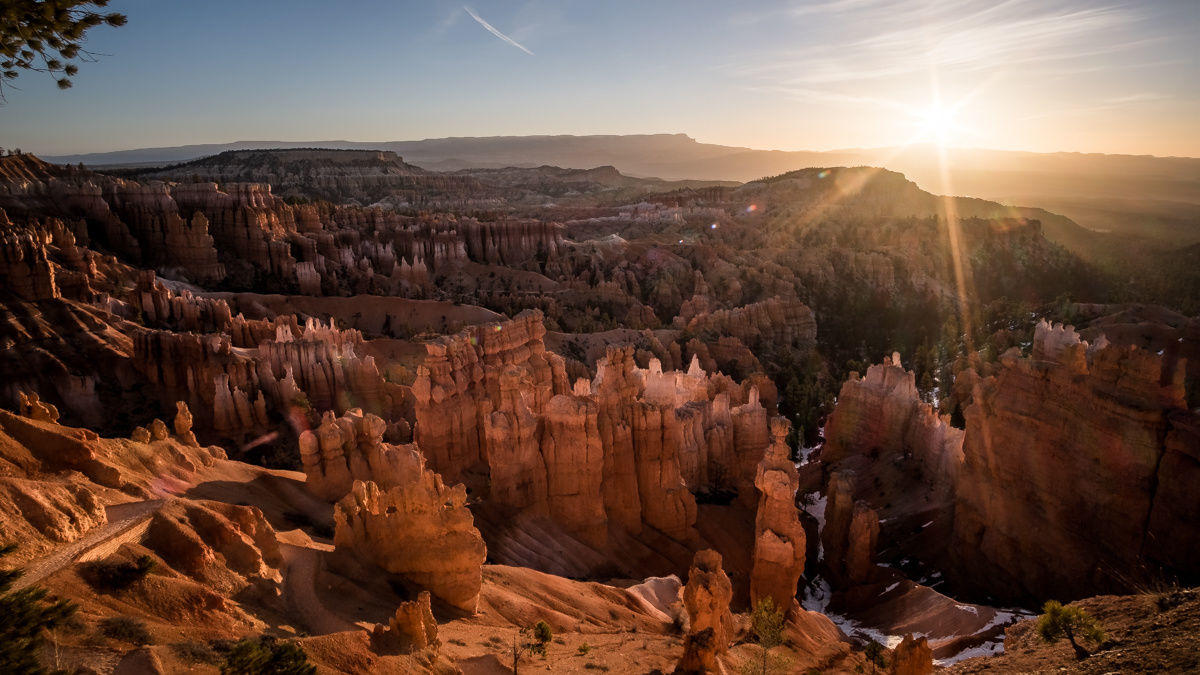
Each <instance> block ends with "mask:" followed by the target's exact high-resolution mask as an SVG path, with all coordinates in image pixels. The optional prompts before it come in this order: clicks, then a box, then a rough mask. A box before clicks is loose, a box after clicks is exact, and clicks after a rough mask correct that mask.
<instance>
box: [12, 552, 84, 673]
mask: <svg viewBox="0 0 1200 675" xmlns="http://www.w3.org/2000/svg"><path fill="white" fill-rule="evenodd" d="M14 550H16V546H15V545H13V544H9V545H7V546H2V547H0V558H3V557H4V556H6V555H8V554H9V553H12V552H13V551H14ZM21 574H22V572H21V570H19V569H11V570H0V617H4V620H3V621H2V622H0V673H17V674H24V673H41V672H44V669H43V668H42V666H41V664H39V663H38V659H37V655H38V652H39V651H40V650H41V647H42V644H43V643H44V642H45V640H46V634H47V632H48V631H50V630H53V629H54V628H56V627H58V626H61V625H63V624H65V623H66V622H67V621H68V620H70V619H71V617H72V616H74V615H75V609H76V608H75V605H73V604H71V603H69V602H67V601H66V600H55V601H54V602H47V601H46V591H45V589H41V588H35V587H29V588H22V589H21V590H13V586H14V585H15V584H16V582H17V579H19V578H20V577H21Z"/></svg>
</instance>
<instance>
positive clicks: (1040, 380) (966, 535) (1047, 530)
mask: <svg viewBox="0 0 1200 675" xmlns="http://www.w3.org/2000/svg"><path fill="white" fill-rule="evenodd" d="M1184 368H1185V366H1184V364H1183V362H1182V360H1180V359H1168V358H1165V357H1163V356H1161V355H1158V354H1155V353H1152V352H1148V351H1145V350H1141V349H1137V348H1135V347H1129V346H1117V345H1112V344H1109V343H1108V341H1107V340H1106V339H1105V338H1104V337H1103V336H1100V337H1098V338H1097V339H1096V340H1095V341H1094V342H1093V343H1091V344H1089V343H1088V342H1085V341H1082V340H1081V339H1080V337H1079V335H1078V334H1077V333H1076V332H1075V331H1074V330H1073V329H1072V328H1071V327H1069V326H1067V327H1064V326H1060V325H1050V324H1048V323H1045V322H1042V323H1041V324H1040V325H1039V326H1037V328H1036V330H1035V335H1034V341H1033V344H1032V349H1031V356H1030V357H1029V358H1022V357H1021V356H1020V354H1019V353H1018V350H1015V349H1014V350H1010V351H1009V352H1007V353H1005V354H1004V355H1002V357H1001V358H1000V360H999V362H997V363H992V364H984V365H982V366H980V367H979V368H978V371H977V370H975V369H971V368H967V369H965V370H963V371H961V372H960V373H959V375H958V378H957V382H956V385H955V391H956V395H957V396H959V397H960V400H964V401H966V402H967V403H966V406H965V410H964V416H965V419H966V429H965V430H958V429H955V428H953V427H951V426H950V425H949V424H948V420H947V419H946V418H944V417H942V418H939V417H938V416H937V415H936V414H935V413H934V412H933V410H932V409H931V407H930V406H928V405H927V404H925V403H923V402H921V400H920V398H919V396H918V393H917V391H916V387H915V385H914V378H913V374H912V373H911V372H907V371H905V370H904V369H903V368H902V367H901V366H900V365H899V361H898V359H897V358H895V357H893V358H890V359H886V360H885V362H884V363H883V364H881V365H876V366H872V367H871V368H870V369H868V371H867V374H866V376H864V377H862V378H855V377H852V378H851V379H850V380H849V381H847V382H846V383H845V384H844V385H843V387H842V392H841V396H840V397H839V399H838V404H837V407H836V409H835V410H834V412H833V414H832V415H831V416H830V418H829V420H828V424H827V425H826V429H825V433H826V437H827V442H826V445H825V447H824V448H823V449H822V451H821V455H820V457H821V460H822V461H823V462H825V463H826V465H827V466H828V467H829V468H830V469H832V470H834V471H836V472H838V473H835V474H834V476H833V478H831V480H830V485H829V487H828V488H827V490H826V496H827V497H828V498H829V500H830V501H829V504H828V507H827V513H826V520H827V526H826V532H825V534H824V535H823V537H824V538H825V539H827V541H826V542H825V552H826V559H827V560H828V561H830V564H831V567H832V570H831V574H832V575H833V576H834V578H835V580H836V579H839V578H840V579H841V582H842V583H852V582H853V580H854V579H859V580H861V578H862V576H863V572H864V570H865V569H867V565H868V564H869V556H867V555H866V553H861V552H864V551H866V550H868V549H869V548H870V547H868V546H865V544H866V543H869V542H873V541H874V538H875V537H877V536H878V537H882V538H884V539H886V538H887V537H888V536H889V534H888V533H889V530H888V529H887V528H904V527H917V526H921V529H924V528H927V527H928V528H932V529H931V531H936V532H941V533H944V535H943V536H945V537H950V539H951V544H950V545H948V546H945V547H937V550H931V549H929V548H928V547H925V548H923V549H922V550H916V551H913V553H914V555H916V556H918V557H923V559H925V560H926V561H933V562H934V563H935V564H938V565H940V566H944V568H945V569H946V570H947V573H948V575H949V578H950V579H951V581H952V583H954V584H955V585H956V588H959V589H961V591H962V592H965V593H979V594H986V595H989V596H992V597H999V598H1003V599H1005V600H1007V601H1014V602H1015V601H1027V600H1037V599H1044V598H1047V597H1060V596H1061V597H1082V596H1085V595H1090V594H1095V593H1099V592H1105V591H1119V590H1123V589H1128V588H1129V587H1130V584H1136V583H1138V581H1137V580H1139V579H1144V578H1146V577H1147V576H1150V577H1153V576H1156V575H1167V576H1180V577H1181V578H1191V577H1193V576H1194V575H1196V574H1197V573H1198V572H1200V559H1198V558H1197V556H1196V554H1195V550H1196V541H1197V540H1196V537H1197V534H1196V531H1195V529H1194V528H1192V527H1190V526H1188V525H1185V523H1187V522H1193V519H1194V518H1196V516H1197V513H1198V512H1197V509H1200V506H1198V505H1197V503H1196V500H1194V499H1188V498H1184V497H1182V495H1183V494H1184V492H1185V490H1186V489H1187V488H1186V487H1185V486H1187V485H1189V484H1192V483H1193V482H1194V481H1195V480H1196V478H1197V476H1200V461H1198V455H1197V448H1200V434H1198V432H1197V429H1198V428H1200V425H1198V423H1197V416H1196V414H1195V413H1194V412H1190V411H1188V410H1187V408H1186V404H1185V401H1186V392H1185V388H1184ZM981 373H982V374H981ZM868 510H872V511H874V513H868V512H867V511H868ZM876 514H877V516H878V517H876ZM879 518H885V519H886V520H887V521H889V524H888V525H885V526H882V533H881V534H880V533H879V532H880V528H881V526H880V525H878V524H872V523H874V522H875V521H877V520H878V519H879ZM835 525H836V527H834V526H835ZM892 532H895V530H892ZM856 542H860V543H862V544H863V545H862V546H860V545H858V544H856ZM831 551H832V552H834V553H835V555H832V556H831V555H830V553H831Z"/></svg>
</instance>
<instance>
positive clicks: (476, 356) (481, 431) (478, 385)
mask: <svg viewBox="0 0 1200 675" xmlns="http://www.w3.org/2000/svg"><path fill="white" fill-rule="evenodd" d="M545 333H546V329H545V327H544V326H543V324H542V316H541V313H540V312H524V313H522V314H521V315H520V316H518V317H517V318H515V319H513V320H512V321H506V322H502V323H495V324H489V325H483V326H472V327H470V328H468V329H466V330H464V331H463V332H461V333H459V334H458V335H454V336H448V337H444V338H440V339H438V340H435V341H433V342H429V343H426V345H425V348H426V352H427V355H426V358H425V360H424V363H423V364H422V365H421V366H419V367H418V368H417V376H416V379H415V381H414V382H413V385H412V393H413V397H414V399H415V408H414V414H415V418H416V420H415V421H416V425H415V429H414V434H415V438H416V440H417V443H418V444H419V445H420V446H421V449H422V451H424V452H425V453H426V455H427V456H428V457H429V462H430V466H431V467H433V468H434V469H435V470H436V471H438V472H439V473H441V474H443V475H444V476H446V478H447V479H448V480H457V479H459V477H461V476H462V475H463V473H464V472H466V471H467V470H468V469H470V468H471V467H473V466H475V465H476V464H479V463H480V462H485V461H486V458H487V457H489V456H490V452H491V451H492V450H494V451H495V452H496V453H498V454H503V453H505V452H512V451H514V449H513V448H510V447H507V444H508V439H509V434H510V433H514V432H515V433H519V434H524V435H525V436H526V438H525V439H524V443H525V445H524V446H523V449H522V448H517V449H516V450H520V451H522V452H523V453H524V455H525V458H526V459H527V460H531V458H530V457H529V456H528V454H529V447H528V445H529V441H530V437H528V434H530V433H532V431H533V430H532V429H531V428H529V427H528V426H525V427H524V428H522V429H517V427H518V426H519V425H521V424H522V419H520V418H521V417H523V414H522V413H520V412H518V410H517V408H518V407H521V408H522V409H523V410H526V411H528V410H534V411H540V410H541V409H542V408H543V407H544V406H545V405H546V404H547V403H548V402H549V401H550V398H551V397H553V396H554V395H556V394H564V393H566V392H567V380H566V370H565V367H564V363H563V360H562V357H560V356H558V355H557V354H554V353H552V352H548V351H546V348H545V344H544V343H543V341H542V336H544V335H545ZM502 381H503V382H505V383H506V385H507V391H508V393H509V396H508V399H507V401H502V396H501V389H502ZM518 384H519V385H520V387H521V389H522V391H524V392H527V396H525V398H524V399H523V398H522V396H520V395H519V392H517V391H516V389H515V388H514V387H515V386H516V385H518ZM518 399H521V400H518ZM525 399H527V400H525ZM493 402H496V403H493ZM497 403H498V404H499V406H500V407H501V408H502V409H498V410H497V409H496V404H497ZM525 422H526V424H527V419H526V420H525ZM489 427H491V428H493V435H492V437H491V439H489V438H488V434H487V429H488V428H489ZM505 489H516V487H515V486H512V485H509V484H504V485H502V486H501V490H505ZM518 501H519V500H518Z"/></svg>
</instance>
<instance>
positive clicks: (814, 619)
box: [0, 148, 1200, 673]
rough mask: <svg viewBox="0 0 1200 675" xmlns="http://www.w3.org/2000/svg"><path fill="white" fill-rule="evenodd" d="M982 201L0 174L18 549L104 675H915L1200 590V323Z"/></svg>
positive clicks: (2, 419) (6, 441) (450, 176)
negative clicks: (277, 666)
mask: <svg viewBox="0 0 1200 675" xmlns="http://www.w3.org/2000/svg"><path fill="white" fill-rule="evenodd" d="M958 202H959V204H958V206H959V208H958V210H957V216H955V217H947V213H946V212H945V211H944V208H945V206H944V204H945V200H944V199H943V198H941V197H939V196H937V195H932V194H930V193H927V192H924V191H922V190H920V189H919V188H918V187H917V186H916V185H915V184H914V183H912V182H910V181H908V180H907V179H905V178H904V176H902V175H900V174H896V173H893V172H889V171H884V170H880V169H871V168H867V167H858V168H830V169H822V170H815V169H813V170H800V171H794V172H789V173H787V174H783V175H781V176H776V177H772V178H764V179H761V180H757V181H753V182H751V183H746V184H743V185H731V184H722V183H717V182H699V181H691V182H687V183H669V182H666V181H658V180H653V179H639V178H632V177H629V176H624V175H622V174H620V173H619V172H617V171H616V170H615V169H612V168H611V167H599V168H595V169H559V168H557V167H540V168H536V169H529V168H512V169H500V168H486V169H479V168H469V169H463V170H458V171H453V172H438V171H431V170H427V169H423V168H420V167H417V166H414V165H412V164H409V163H407V162H405V161H404V160H403V159H402V158H401V157H399V156H398V155H396V154H395V153H394V152H391V151H387V150H373V149H372V150H366V149H362V150H331V149H322V148H306V149H288V150H258V149H244V150H237V151H230V152H225V153H222V154H219V155H215V156H213V157H208V158H202V159H198V160H194V161H191V162H187V163H184V164H180V165H175V166H168V167H149V168H138V169H135V170H122V171H119V172H112V173H104V172H95V171H91V170H89V169H85V168H81V167H72V166H68V165H57V164H51V163H48V162H45V161H42V160H40V159H38V158H36V157H33V156H31V155H10V156H4V157H0V307H2V308H3V323H2V324H0V369H2V370H3V372H4V373H5V375H6V377H5V378H3V383H2V384H0V522H2V523H3V529H4V533H5V535H4V540H3V541H0V544H3V543H10V542H12V543H19V544H20V546H19V547H18V548H17V549H16V550H15V551H14V552H12V553H11V554H10V555H9V556H7V557H5V559H4V562H5V563H6V564H11V565H18V566H21V567H24V568H25V570H26V575H25V577H23V580H24V582H23V583H26V584H30V585H32V584H37V585H38V586H41V587H44V588H47V589H50V590H51V591H52V592H53V593H54V594H55V596H57V597H62V598H66V599H69V600H70V601H72V602H73V603H75V604H76V605H77V606H78V607H79V611H80V616H81V624H82V626H83V627H82V628H80V630H79V631H78V632H74V633H70V634H62V635H60V636H59V637H58V640H59V643H58V644H57V645H56V648H57V649H58V650H59V657H58V658H60V659H61V660H62V661H63V662H65V663H67V664H68V665H70V666H72V667H76V666H79V667H82V666H83V665H85V664H93V665H91V666H88V667H90V668H93V669H94V670H96V671H97V672H143V671H150V672H176V671H178V670H181V669H185V668H192V667H195V668H198V669H200V670H202V671H205V672H208V671H215V666H214V663H215V659H218V657H219V652H220V650H219V649H218V647H219V646H220V645H222V644H227V643H228V642H229V641H236V640H239V639H243V638H247V637H254V636H258V635H270V636H274V637H276V638H279V639H285V640H290V641H293V642H294V643H295V644H297V645H299V646H300V647H301V648H302V649H303V650H304V652H305V653H306V654H307V655H308V658H309V659H310V660H311V661H312V662H313V663H314V664H316V665H317V666H318V667H319V668H320V669H321V670H322V671H328V672H370V671H375V672H510V670H515V669H516V667H518V666H519V667H520V668H522V669H524V668H526V667H539V668H541V667H549V668H551V669H553V670H555V672H583V671H584V670H587V669H591V668H599V669H612V670H615V671H617V672H629V671H630V669H631V668H635V667H636V669H637V670H638V671H639V672H644V671H653V670H654V669H658V670H659V671H661V672H667V671H672V670H673V671H674V672H680V673H704V672H723V671H732V670H738V669H742V668H756V667H757V665H758V664H759V663H760V659H761V663H763V664H767V663H775V664H780V663H782V664H786V666H782V667H783V668H786V672H805V671H809V670H811V669H816V670H817V671H827V672H853V671H855V670H856V669H858V670H862V669H866V668H875V667H876V665H877V664H878V663H880V662H886V663H887V664H888V666H886V667H887V668H888V669H889V672H894V673H925V672H932V671H933V669H934V668H935V660H936V665H937V667H943V666H951V667H955V668H969V667H972V666H971V665H970V664H976V665H979V664H986V663H987V662H988V661H989V659H996V658H1003V657H998V656H997V654H998V653H999V652H1001V651H1002V647H1001V645H1002V642H1003V641H1004V640H1005V635H1004V633H1005V629H1006V628H1009V627H1011V626H1014V625H1020V624H1018V623H1017V622H1018V621H1019V620H1021V619H1023V618H1027V617H1028V616H1029V615H1030V611H1031V610H1036V609H1038V608H1039V607H1040V606H1041V603H1042V602H1044V601H1046V600H1051V599H1053V600H1061V601H1064V602H1066V601H1073V600H1084V599H1086V598H1090V597H1092V596H1098V595H1101V594H1124V593H1132V592H1134V591H1138V590H1142V589H1145V588H1149V587H1153V586H1154V585H1156V584H1181V585H1184V586H1189V585H1195V584H1196V583H1198V582H1200V558H1198V557H1197V551H1200V529H1198V528H1197V526H1196V522H1198V521H1200V499H1197V496H1196V494H1194V490H1192V489H1191V488H1192V486H1194V485H1195V484H1196V482H1197V480H1198V479H1200V414H1198V413H1197V407H1196V405H1197V404H1196V401H1197V398H1196V397H1197V395H1198V394H1197V391H1200V382H1198V375H1197V373H1198V372H1200V371H1197V370H1196V368H1197V364H1200V323H1198V322H1197V320H1196V319H1195V318H1194V317H1188V316H1187V315H1186V314H1183V313H1179V312H1175V311H1172V310H1171V309H1169V308H1162V307H1153V306H1149V305H1118V304H1116V303H1111V302H1105V300H1106V295H1105V293H1106V292H1107V291H1106V290H1105V288H1104V287H1103V285H1102V283H1101V282H1100V281H1098V279H1097V276H1096V275H1094V274H1093V273H1092V272H1093V270H1092V269H1091V268H1090V267H1089V266H1088V264H1087V263H1085V262H1083V261H1082V260H1080V259H1079V258H1077V257H1075V256H1074V255H1072V254H1071V253H1070V252H1068V251H1066V250H1065V249H1063V248H1062V247H1061V246H1058V245H1057V244H1055V243H1054V242H1053V241H1051V240H1050V238H1048V237H1049V233H1048V230H1051V229H1053V230H1055V231H1056V232H1059V231H1062V230H1063V229H1065V228H1068V227H1070V226H1073V223H1070V221H1068V220H1066V219H1065V218H1061V217H1060V216H1053V214H1048V216H1047V218H1046V219H1045V221H1043V220H1039V219H1036V218H1033V217H1031V213H1030V212H1028V211H1017V210H1014V209H1011V208H1008V207H1004V206H1002V205H999V204H995V203H991V202H983V201H981V200H966V199H962V198H959V199H958ZM1051 217H1052V218H1051ZM951 240H953V241H954V242H955V244H954V246H952V245H951ZM956 247H957V248H956ZM964 260H965V261H966V262H965V265H966V271H965V272H964V271H963V269H962V267H963V265H964V262H963V261H964ZM964 284H967V285H966V286H964ZM1064 294H1065V295H1067V296H1069V297H1070V298H1073V299H1074V300H1068V301H1063V300H1061V299H1060V296H1062V295H1064ZM964 296H968V297H969V301H970V302H969V303H964V302H963V298H964ZM1066 318H1071V319H1074V320H1076V322H1077V324H1078V325H1077V326H1075V327H1072V326H1070V325H1065V324H1063V323H1062V321H1063V319H1066ZM1077 329H1078V330H1077ZM893 350H895V351H893ZM905 363H907V364H908V366H907V367H906V365H905ZM10 411H11V412H10ZM143 558H145V559H148V560H151V561H152V563H153V567H152V568H151V569H150V571H149V572H148V573H147V574H145V575H144V576H143V577H141V578H139V579H137V580H134V581H132V582H131V583H129V584H128V585H125V586H121V587H119V588H117V587H114V586H112V585H106V584H107V582H105V581H104V580H105V579H107V578H108V577H106V576H105V575H106V574H110V575H111V572H105V570H112V569H118V568H119V569H125V567H123V566H136V565H137V564H138V562H137V561H139V560H142V559H143ZM768 601H769V602H768ZM1084 602H1087V601H1086V600H1084ZM768 606H769V607H772V608H774V610H775V611H777V612H778V621H779V626H780V628H779V634H780V638H779V644H777V645H773V646H772V645H770V644H768V645H767V646H766V647H763V646H761V644H762V643H765V642H768V641H766V640H764V638H763V635H762V634H761V633H762V632H763V631H762V628H761V626H759V627H756V626H755V623H754V622H755V620H756V619H755V616H761V615H762V612H763V608H764V607H768ZM111 617H132V618H135V619H136V620H138V621H140V622H142V623H143V624H145V625H146V626H147V629H148V630H149V632H150V633H151V634H152V637H153V638H154V639H153V640H152V641H151V642H149V643H148V644H131V643H126V642H122V641H121V640H120V639H116V638H104V637H100V638H97V637H96V635H97V633H96V630H98V629H93V628H89V626H99V625H100V622H101V621H102V620H104V619H108V618H111ZM539 622H544V623H545V624H546V625H547V626H548V628H549V630H550V631H551V632H552V634H553V636H554V638H553V639H552V640H548V641H546V642H543V643H541V644H540V646H539V643H538V642H537V641H536V638H535V637H532V636H531V631H533V629H534V627H535V625H537V624H538V623H539ZM1009 630H1010V631H1011V630H1015V629H1012V628H1009ZM89 631H91V632H89ZM1014 635H1016V636H1017V637H1013V638H1012V639H1013V640H1014V641H1015V640H1018V638H1019V637H1020V635H1019V634H1014ZM1021 639H1023V638H1021ZM222 641H224V642H222ZM873 644H874V645H877V648H876V647H871V645H873ZM1014 644H1017V642H1014ZM1022 644H1023V643H1022ZM181 645H189V646H188V647H186V648H185V647H182V646H181ZM214 645H215V646H214ZM197 654H199V655H200V656H197ZM876 656H878V659H879V660H876ZM768 657H770V658H768ZM972 657H973V658H972ZM205 659H208V660H207V661H206V660H205ZM960 662H961V663H960ZM147 664H149V665H147ZM979 667H981V668H982V667H984V666H982V665H979ZM139 669H140V670H139ZM756 672H757V671H756Z"/></svg>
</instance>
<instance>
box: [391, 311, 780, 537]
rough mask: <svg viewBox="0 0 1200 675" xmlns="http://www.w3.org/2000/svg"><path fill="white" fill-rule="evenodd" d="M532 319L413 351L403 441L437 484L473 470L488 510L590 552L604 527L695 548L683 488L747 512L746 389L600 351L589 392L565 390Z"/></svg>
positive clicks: (754, 453)
mask: <svg viewBox="0 0 1200 675" xmlns="http://www.w3.org/2000/svg"><path fill="white" fill-rule="evenodd" d="M544 335H545V328H544V326H543V324H542V316H541V314H540V313H537V312H526V313H523V314H521V315H520V316H518V317H517V318H516V319H513V320H511V321H505V322H500V323H497V324H490V325H484V326H478V327H472V328H470V329H467V330H466V331H463V332H462V333H460V334H458V335H455V336H451V337H446V338H441V339H439V340H436V341H434V342H431V343H427V345H426V350H427V355H426V358H425V360H424V361H423V362H422V364H421V365H420V366H418V368H417V374H416V378H415V380H414V382H413V384H412V387H411V389H412V393H413V400H414V401H415V406H414V414H415V419H416V425H415V429H414V438H415V439H416V442H417V444H418V445H419V446H420V447H421V450H422V452H424V453H426V454H427V456H428V457H429V458H430V459H429V461H430V466H431V467H433V468H435V469H437V470H438V471H439V472H440V473H443V474H444V475H446V476H448V477H449V478H450V479H452V480H453V479H458V477H462V476H466V475H468V472H470V471H476V472H477V471H480V470H482V471H486V472H487V475H488V477H489V481H488V486H487V494H488V499H489V500H490V501H491V503H494V504H497V505H500V506H504V507H507V508H510V509H513V510H517V511H525V512H535V513H545V514H548V515H549V517H551V518H552V519H554V520H556V521H557V522H558V523H559V524H561V525H562V526H563V527H564V529H566V530H567V531H568V532H570V533H572V534H574V535H575V536H577V537H578V538H580V539H581V540H583V541H585V542H587V543H589V544H592V545H595V546H598V547H600V548H604V547H605V546H606V545H607V541H608V536H607V530H608V527H609V525H612V526H614V527H618V528H621V529H623V530H625V531H626V532H629V533H632V534H638V533H640V532H641V531H642V530H643V528H645V527H649V528H652V529H653V530H655V531H656V532H659V533H661V534H664V535H666V536H668V537H670V538H671V539H674V540H676V541H679V542H692V541H695V540H696V538H697V534H696V530H695V523H696V513H697V511H696V501H695V497H694V496H693V492H694V491H700V490H710V489H724V490H736V491H737V492H738V494H739V497H741V498H742V499H745V500H746V501H747V503H749V504H754V503H755V495H756V493H755V492H754V476H755V470H756V468H757V465H758V462H759V460H761V459H762V457H763V453H764V452H765V450H766V447H767V445H768V438H767V419H768V414H767V410H766V409H765V408H764V407H763V405H762V403H761V402H760V400H759V395H758V391H757V389H756V388H755V386H754V385H752V384H750V383H749V382H743V383H740V384H739V383H736V382H734V381H733V380H731V379H730V378H728V377H726V376H724V375H720V374H709V373H706V372H705V371H704V370H703V369H702V368H701V367H700V365H699V362H698V360H696V359H693V362H692V364H691V366H690V367H689V369H688V370H687V371H686V372H682V371H670V370H668V371H664V370H663V368H662V365H661V363H660V362H659V361H658V360H657V359H654V358H651V359H650V360H649V364H648V367H646V368H641V367H639V366H638V365H637V364H636V362H635V359H634V353H633V350H632V349H630V348H610V349H609V350H608V352H607V353H606V355H605V356H604V357H602V358H601V359H600V360H598V361H597V364H596V375H595V378H594V379H593V380H591V381H588V380H584V379H580V380H578V381H576V383H575V384H574V385H573V386H571V387H568V386H567V380H566V371H565V368H564V362H563V359H562V357H560V356H558V355H557V354H554V353H552V352H549V351H547V350H546V347H545V344H544V342H543V336H544Z"/></svg>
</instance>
